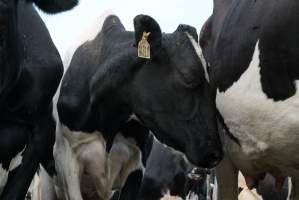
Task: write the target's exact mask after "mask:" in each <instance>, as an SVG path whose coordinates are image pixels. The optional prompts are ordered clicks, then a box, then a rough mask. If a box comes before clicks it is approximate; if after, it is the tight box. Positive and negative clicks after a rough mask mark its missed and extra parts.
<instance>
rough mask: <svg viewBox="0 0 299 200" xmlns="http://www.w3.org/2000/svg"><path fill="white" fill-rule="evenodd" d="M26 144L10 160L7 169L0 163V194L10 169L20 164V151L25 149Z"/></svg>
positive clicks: (21, 157)
mask: <svg viewBox="0 0 299 200" xmlns="http://www.w3.org/2000/svg"><path fill="white" fill-rule="evenodd" d="M25 149H26V146H25V147H24V149H23V150H22V151H20V152H19V153H18V154H17V155H16V156H15V157H14V158H13V159H12V160H11V161H10V164H9V169H8V171H7V170H5V169H3V167H2V164H0V195H1V193H2V191H3V188H4V187H5V185H6V182H7V179H8V174H9V172H10V171H12V170H14V169H15V168H17V167H18V166H19V165H21V164H22V159H23V156H22V153H23V152H24V151H25Z"/></svg>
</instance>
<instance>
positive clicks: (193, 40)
mask: <svg viewBox="0 0 299 200" xmlns="http://www.w3.org/2000/svg"><path fill="white" fill-rule="evenodd" d="M186 35H187V36H188V38H189V40H190V41H191V43H192V46H193V47H194V50H195V52H196V54H197V56H198V57H199V59H200V61H201V64H202V66H203V70H204V72H205V77H206V80H207V81H208V82H210V78H209V73H208V69H207V62H206V60H205V58H204V56H203V53H202V48H201V47H200V45H199V44H198V43H197V42H196V41H195V39H194V38H193V37H192V36H191V35H190V34H189V33H187V32H186Z"/></svg>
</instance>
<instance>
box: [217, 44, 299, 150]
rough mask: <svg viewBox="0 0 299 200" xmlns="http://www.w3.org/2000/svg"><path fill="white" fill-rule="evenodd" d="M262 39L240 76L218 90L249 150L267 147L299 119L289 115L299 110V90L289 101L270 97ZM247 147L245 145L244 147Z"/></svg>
mask: <svg viewBox="0 0 299 200" xmlns="http://www.w3.org/2000/svg"><path fill="white" fill-rule="evenodd" d="M260 77H261V76H260V60H259V48H258V42H257V44H256V47H255V51H254V54H253V57H252V61H251V63H250V65H249V67H248V68H247V70H246V71H245V72H244V73H243V74H242V76H241V77H240V79H239V80H238V81H237V82H235V83H234V84H233V85H232V86H231V87H230V88H228V89H227V90H226V91H225V92H218V93H217V97H216V103H217V107H218V109H219V111H220V112H221V114H222V115H223V117H224V121H225V123H226V124H227V126H228V127H229V129H230V131H231V132H232V134H233V135H234V136H236V137H237V138H238V139H239V140H240V142H241V145H242V146H243V147H245V151H247V153H248V154H251V153H253V152H254V153H258V152H260V151H265V150H266V149H267V148H268V147H269V146H268V144H269V143H268V141H269V138H271V137H272V138H273V137H274V138H275V136H276V135H275V134H277V136H278V135H279V134H282V132H283V131H287V128H286V127H285V124H288V123H289V121H290V120H297V122H298V123H299V119H298V118H297V119H296V118H294V117H292V116H290V115H288V112H289V111H290V110H292V112H294V113H299V104H298V100H299V94H298V93H297V94H295V95H294V96H292V97H291V98H288V99H287V100H285V101H280V102H275V101H274V100H273V99H269V98H267V96H266V95H265V93H264V92H263V90H262V86H261V82H260ZM243 149H244V148H243Z"/></svg>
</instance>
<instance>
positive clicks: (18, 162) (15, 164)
mask: <svg viewBox="0 0 299 200" xmlns="http://www.w3.org/2000/svg"><path fill="white" fill-rule="evenodd" d="M25 149H26V146H25V147H24V149H23V150H22V151H20V152H19V153H18V154H17V155H16V156H15V157H14V158H13V159H12V160H11V161H10V164H9V171H12V170H14V169H15V168H17V167H18V166H19V165H21V164H22V159H23V156H22V154H23V152H24V151H25Z"/></svg>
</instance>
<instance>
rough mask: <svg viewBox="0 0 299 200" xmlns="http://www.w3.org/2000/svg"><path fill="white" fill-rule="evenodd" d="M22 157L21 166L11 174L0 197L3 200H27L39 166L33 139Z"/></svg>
mask: <svg viewBox="0 0 299 200" xmlns="http://www.w3.org/2000/svg"><path fill="white" fill-rule="evenodd" d="M22 155H23V157H22V160H21V164H20V165H19V166H18V167H17V168H15V169H14V170H12V171H11V172H10V173H9V177H8V181H7V183H6V186H5V188H4V190H3V193H2V195H1V197H0V199H1V200H24V199H25V196H26V193H27V190H28V188H29V186H30V183H31V181H32V179H33V177H34V174H35V172H36V170H37V168H38V164H39V159H38V157H37V156H36V149H35V144H34V141H33V139H32V137H30V138H29V141H28V143H27V146H26V148H25V150H24V153H23V154H22Z"/></svg>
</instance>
